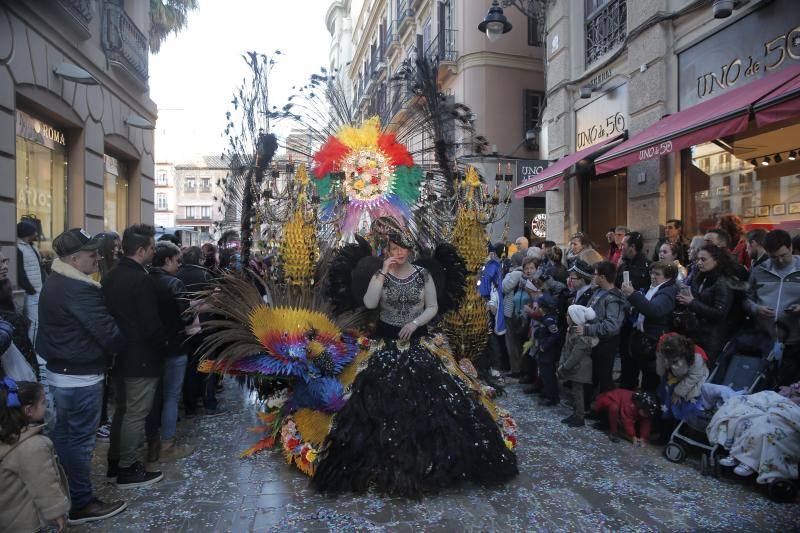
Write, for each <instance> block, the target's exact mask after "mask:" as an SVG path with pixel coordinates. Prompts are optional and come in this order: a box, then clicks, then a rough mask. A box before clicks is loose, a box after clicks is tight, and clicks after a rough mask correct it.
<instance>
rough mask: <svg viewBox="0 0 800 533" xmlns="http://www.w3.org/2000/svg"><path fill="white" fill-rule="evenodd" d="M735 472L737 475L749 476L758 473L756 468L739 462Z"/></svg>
mask: <svg viewBox="0 0 800 533" xmlns="http://www.w3.org/2000/svg"><path fill="white" fill-rule="evenodd" d="M733 473H734V474H736V475H737V476H742V477H748V476H752V475H753V474H755V473H756V471H755V470H753V469H752V468H750V467H749V466H747V465H746V464H741V463H740V464H739V465H738V466H737V467H736V468H734V469H733Z"/></svg>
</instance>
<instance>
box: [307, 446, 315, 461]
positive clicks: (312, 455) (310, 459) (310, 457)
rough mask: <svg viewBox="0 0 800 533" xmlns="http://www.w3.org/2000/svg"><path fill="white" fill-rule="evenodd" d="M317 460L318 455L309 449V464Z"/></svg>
mask: <svg viewBox="0 0 800 533" xmlns="http://www.w3.org/2000/svg"><path fill="white" fill-rule="evenodd" d="M316 458H317V453H316V452H315V451H314V450H311V449H309V450H308V451H307V452H306V460H307V461H308V462H309V463H313V462H314V459H316Z"/></svg>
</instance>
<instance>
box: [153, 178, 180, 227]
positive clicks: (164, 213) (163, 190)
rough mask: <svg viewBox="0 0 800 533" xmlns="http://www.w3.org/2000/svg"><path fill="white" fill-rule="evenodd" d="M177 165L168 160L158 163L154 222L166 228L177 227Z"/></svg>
mask: <svg viewBox="0 0 800 533" xmlns="http://www.w3.org/2000/svg"><path fill="white" fill-rule="evenodd" d="M175 181H176V176H175V165H174V164H172V163H167V162H164V163H162V162H158V163H156V180H155V196H154V201H155V202H154V203H155V205H154V209H155V214H154V220H153V222H154V224H155V225H156V226H164V227H165V228H174V227H175V220H176V218H175V214H176V212H177V207H176V206H177V201H178V194H177V192H178V191H177V187H176V186H175Z"/></svg>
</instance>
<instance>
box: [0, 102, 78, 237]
mask: <svg viewBox="0 0 800 533" xmlns="http://www.w3.org/2000/svg"><path fill="white" fill-rule="evenodd" d="M16 119H17V120H16V133H17V136H16V160H17V165H16V167H17V169H16V170H17V176H16V178H17V221H19V220H21V219H22V218H23V217H25V218H28V219H31V220H32V221H34V222H35V223H36V224H37V225H38V224H41V232H40V234H39V241H40V243H39V244H40V249H41V250H43V251H50V250H52V242H53V238H54V237H56V236H57V235H58V234H59V233H61V232H63V231H64V230H65V229H66V226H67V203H66V202H67V195H66V186H67V180H66V176H67V157H66V153H67V150H66V138H65V136H64V134H63V133H62V132H60V131H58V130H57V129H55V128H53V127H52V126H49V125H47V124H46V123H44V122H42V121H40V120H38V119H36V118H34V117H32V116H31V115H28V114H27V113H24V112H22V111H17V114H16ZM4 179H5V178H4Z"/></svg>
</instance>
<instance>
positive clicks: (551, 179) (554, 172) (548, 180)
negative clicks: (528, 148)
mask: <svg viewBox="0 0 800 533" xmlns="http://www.w3.org/2000/svg"><path fill="white" fill-rule="evenodd" d="M620 137H621V135H617V136H615V137H609V138H608V139H605V140H604V141H601V142H599V143H597V144H593V145H592V146H590V147H589V148H584V149H583V150H581V151H580V152H575V153H574V154H570V155H567V156H564V157H562V158H561V159H559V160H558V161H556V162H554V163H553V164H552V165H550V166H548V167H547V168H546V169H544V170H543V171H542V172H540V173H539V174H538V175H537V176H536V177H534V178H531V179H529V180H528V181H525V182H522V183H520V184H519V185H518V186H517V187H515V188H514V196H516V197H517V198H524V197H526V196H533V195H534V194H539V193H542V192H544V191H550V190H553V189H555V188H556V187H558V186H559V185H561V184H562V183H563V182H564V180H565V179H566V178H567V177H568V173H569V169H570V168H571V167H572V165H574V164H575V163H577V162H578V161H580V160H581V159H585V158H586V157H589V156H590V155H592V154H594V153H596V152H597V151H599V150H600V149H602V148H603V147H604V146H606V145H608V144H610V143H612V142H614V141H617V140H619V139H620Z"/></svg>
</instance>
